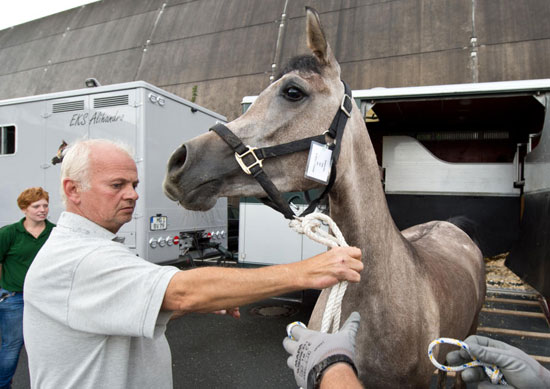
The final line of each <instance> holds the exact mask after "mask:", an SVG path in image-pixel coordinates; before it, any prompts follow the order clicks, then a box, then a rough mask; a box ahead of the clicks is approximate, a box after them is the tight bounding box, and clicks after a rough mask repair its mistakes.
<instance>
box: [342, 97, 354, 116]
mask: <svg viewBox="0 0 550 389" xmlns="http://www.w3.org/2000/svg"><path fill="white" fill-rule="evenodd" d="M346 97H347V98H348V99H349V102H350V103H351V109H350V110H349V111H348V110H347V109H346V107H345V104H346ZM340 109H341V110H342V112H344V113H345V114H346V115H347V117H348V118H350V117H351V110H352V109H353V100H352V99H351V97H350V96H349V95H348V94H347V93H344V97H342V104H340Z"/></svg>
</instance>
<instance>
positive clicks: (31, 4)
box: [0, 0, 97, 30]
mask: <svg viewBox="0 0 550 389" xmlns="http://www.w3.org/2000/svg"><path fill="white" fill-rule="evenodd" d="M95 1H97V0H0V30H3V29H5V28H9V27H11V26H16V25H18V24H22V23H26V22H28V21H31V20H34V19H39V18H42V17H44V16H48V15H52V14H56V13H58V12H61V11H65V10H67V9H71V8H75V7H78V6H80V5H82V4H88V3H93V2H95Z"/></svg>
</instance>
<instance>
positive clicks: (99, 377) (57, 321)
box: [23, 212, 178, 389]
mask: <svg viewBox="0 0 550 389" xmlns="http://www.w3.org/2000/svg"><path fill="white" fill-rule="evenodd" d="M114 237H115V235H114V234H112V233H111V232H109V231H108V230H106V229H104V228H102V227H100V226H99V225H97V224H95V223H93V222H91V221H90V220H88V219H86V218H83V217H81V216H79V215H76V214H73V213H69V212H64V213H62V214H61V216H60V218H59V221H58V223H57V227H56V228H54V230H53V231H52V233H51V235H50V238H49V239H48V241H47V242H46V243H45V244H44V246H43V247H42V249H41V250H40V252H39V253H38V255H37V256H36V258H35V260H34V262H33V264H32V265H31V267H30V269H29V272H28V273H27V277H26V279H25V287H24V293H23V295H24V300H25V308H24V318H23V328H24V337H25V346H26V350H27V354H28V356H29V369H30V376H31V385H32V386H33V387H34V388H41V389H42V388H46V389H47V388H52V389H58V388H172V366H171V355H170V348H169V346H168V342H167V340H166V337H165V335H164V332H165V330H166V323H167V322H168V320H169V318H170V316H171V312H160V313H159V311H160V307H161V304H162V301H163V299H164V293H165V291H166V288H167V286H168V283H169V281H170V279H171V278H172V277H173V276H174V274H175V273H176V272H178V269H177V268H175V267H169V266H158V265H155V264H152V263H150V262H147V261H146V260H144V259H142V258H139V257H137V256H136V255H135V254H133V253H132V252H131V251H130V250H129V249H128V248H127V247H126V246H124V245H123V244H121V243H117V242H114V241H112V239H113V238H114Z"/></svg>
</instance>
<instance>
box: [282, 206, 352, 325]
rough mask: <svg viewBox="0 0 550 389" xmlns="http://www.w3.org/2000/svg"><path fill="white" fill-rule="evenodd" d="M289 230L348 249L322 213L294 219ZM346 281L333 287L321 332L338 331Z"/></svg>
mask: <svg viewBox="0 0 550 389" xmlns="http://www.w3.org/2000/svg"><path fill="white" fill-rule="evenodd" d="M322 223H325V224H328V226H329V231H330V232H327V231H325V230H323V229H322V228H321V226H322ZM289 226H290V228H292V229H293V230H294V231H296V232H297V233H299V234H304V235H306V236H307V237H308V238H310V239H311V240H314V241H316V242H318V243H321V244H324V245H325V246H328V247H331V248H332V247H337V246H340V247H348V244H347V243H346V240H345V239H344V236H343V235H342V232H341V231H340V229H339V228H338V226H337V225H336V223H335V222H334V220H332V219H331V218H330V216H328V215H325V214H324V213H320V212H314V213H310V214H309V215H306V216H304V217H296V218H295V219H294V220H292V221H291V222H290V224H289ZM347 287H348V282H347V281H342V282H339V283H338V284H336V285H334V286H333V287H332V288H331V290H330V294H329V297H328V300H327V305H326V307H325V312H324V313H323V321H322V322H321V332H328V331H329V329H330V327H331V325H332V332H338V330H339V329H340V315H341V312H342V299H343V297H344V293H346V288H347Z"/></svg>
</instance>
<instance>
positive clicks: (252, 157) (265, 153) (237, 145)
mask: <svg viewBox="0 0 550 389" xmlns="http://www.w3.org/2000/svg"><path fill="white" fill-rule="evenodd" d="M342 83H343V84H344V97H342V102H341V104H340V107H339V108H338V112H336V115H335V116H334V119H333V120H332V123H331V124H330V127H329V129H328V130H327V131H325V132H324V133H323V134H321V135H316V136H311V137H309V138H305V139H299V140H295V141H293V142H289V143H283V144H280V145H276V146H268V147H262V148H256V147H251V146H245V145H244V144H243V142H242V141H241V140H240V139H239V138H238V137H237V136H236V135H235V134H234V133H233V132H232V131H231V130H230V129H229V128H227V127H226V126H225V125H223V124H221V123H218V124H216V125H214V126H213V127H212V128H210V131H214V132H215V133H216V134H218V135H219V136H220V137H221V138H222V139H223V140H224V141H225V142H226V143H227V144H228V145H229V147H231V149H232V150H233V151H235V159H236V160H237V162H238V163H239V166H240V167H241V168H242V169H243V171H244V172H245V173H246V174H249V175H252V176H253V177H254V178H255V179H256V180H257V181H258V183H259V184H260V185H261V186H262V188H263V189H264V191H265V192H266V193H267V198H265V197H264V198H262V199H260V200H262V202H263V203H264V204H266V205H268V206H270V207H271V208H273V209H275V210H276V211H278V212H280V213H282V214H283V215H284V217H285V218H287V219H290V220H293V219H294V217H295V216H296V215H295V214H294V212H293V211H292V209H290V206H289V205H288V203H287V202H286V201H285V200H284V199H283V196H282V194H281V192H279V190H278V189H277V187H276V186H275V185H274V184H273V182H272V181H271V180H270V179H269V177H268V176H267V175H266V174H265V172H264V170H263V169H262V165H263V164H262V162H263V160H264V159H266V158H272V157H277V156H280V155H286V154H291V153H295V152H298V151H303V150H307V149H309V147H310V145H311V142H312V141H316V142H319V143H322V144H326V142H325V135H328V136H330V137H331V138H332V139H334V142H333V143H331V144H330V145H329V148H330V149H331V150H332V157H331V171H330V178H329V181H328V184H327V186H326V187H325V190H324V191H323V193H321V195H320V196H319V197H318V198H317V199H315V200H313V201H312V202H311V203H310V204H309V205H308V207H307V208H306V209H305V210H304V212H302V213H301V215H300V216H305V215H308V214H310V213H311V212H313V211H314V210H315V207H317V205H318V204H319V202H320V201H321V200H322V199H323V198H324V197H325V196H326V195H327V194H328V192H329V191H330V189H331V188H332V185H333V184H334V180H335V179H336V162H337V161H338V156H339V155H340V145H341V142H342V136H343V134H344V127H346V123H347V121H348V118H350V117H351V110H352V108H353V102H352V99H351V90H350V88H349V86H348V84H346V83H345V82H344V81H342Z"/></svg>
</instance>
